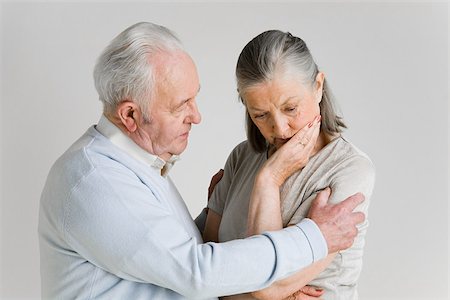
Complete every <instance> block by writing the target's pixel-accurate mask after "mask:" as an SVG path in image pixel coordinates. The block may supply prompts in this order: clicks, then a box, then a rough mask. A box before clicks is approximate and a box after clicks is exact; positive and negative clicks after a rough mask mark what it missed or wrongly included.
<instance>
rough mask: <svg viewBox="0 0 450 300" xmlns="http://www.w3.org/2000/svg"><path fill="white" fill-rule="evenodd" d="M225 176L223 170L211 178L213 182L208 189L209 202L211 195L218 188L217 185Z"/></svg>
mask: <svg viewBox="0 0 450 300" xmlns="http://www.w3.org/2000/svg"><path fill="white" fill-rule="evenodd" d="M222 176H223V169H220V170H219V171H218V172H217V173H216V174H214V176H213V177H212V178H211V182H210V183H209V187H208V200H209V198H211V195H212V193H213V191H214V188H215V187H216V184H218V183H219V181H220V180H221V179H222Z"/></svg>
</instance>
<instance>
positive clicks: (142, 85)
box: [94, 22, 183, 121]
mask: <svg viewBox="0 0 450 300" xmlns="http://www.w3.org/2000/svg"><path fill="white" fill-rule="evenodd" d="M175 50H183V49H182V45H181V42H180V40H179V39H178V38H177V37H176V36H175V34H174V33H173V32H172V31H170V30H169V29H167V28H165V27H163V26H160V25H156V24H152V23H147V22H141V23H137V24H134V25H132V26H130V27H128V28H127V29H125V30H124V31H123V32H121V33H120V34H119V35H118V36H117V37H115V38H114V39H113V40H112V41H111V43H110V44H109V45H108V46H107V47H106V48H105V50H103V52H102V53H101V55H100V57H99V58H98V60H97V63H96V65H95V68H94V81H95V88H96V89H97V92H98V95H99V100H100V101H101V102H102V103H103V112H104V113H105V114H106V115H108V114H112V113H113V112H114V111H115V109H116V108H117V105H119V104H120V103H121V102H122V101H125V100H130V101H133V102H135V103H137V104H138V105H139V107H140V108H141V110H142V113H143V117H144V120H146V121H149V116H148V104H149V101H151V98H152V96H153V85H154V75H153V68H152V62H151V57H152V56H153V55H154V54H156V53H160V52H162V51H175Z"/></svg>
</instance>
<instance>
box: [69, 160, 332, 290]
mask: <svg viewBox="0 0 450 300" xmlns="http://www.w3.org/2000/svg"><path fill="white" fill-rule="evenodd" d="M129 177H130V178H127V177H126V176H123V174H122V173H120V172H115V171H114V170H103V171H102V170H99V169H95V170H94V171H93V172H91V173H90V174H89V175H88V176H86V177H85V178H84V179H83V180H82V181H81V182H80V183H79V184H78V185H77V186H76V187H75V188H74V189H73V191H72V193H71V195H70V197H69V199H68V201H67V208H66V212H65V221H64V230H63V232H64V236H65V239H66V240H67V242H68V243H69V244H70V246H71V247H72V248H73V249H74V250H75V251H77V252H78V253H79V254H80V255H82V256H83V257H85V258H86V259H87V260H88V261H90V262H91V263H93V264H95V265H97V266H99V267H100V268H102V269H104V270H107V271H108V272H111V273H113V274H115V275H116V276H118V277H120V278H123V279H126V280H130V281H136V282H143V283H151V284H155V285H158V286H161V287H165V288H168V289H171V290H174V291H176V292H178V293H180V294H182V295H184V296H186V297H189V298H207V297H214V296H221V295H229V294H237V293H243V292H248V291H253V290H258V289H262V288H264V287H267V286H268V285H270V284H271V283H272V282H274V281H275V280H279V279H281V278H283V277H285V276H288V275H290V274H292V273H293V272H295V271H297V270H299V269H300V268H303V267H305V266H307V265H309V264H311V263H312V262H313V259H314V258H315V259H317V258H318V257H319V258H320V257H325V256H326V254H327V249H326V243H325V241H324V239H323V236H322V235H321V233H320V231H319V229H318V228H317V226H314V225H315V224H312V223H311V222H310V221H308V220H304V221H302V222H301V223H299V224H298V225H297V226H292V227H289V228H286V229H284V230H282V231H277V232H266V233H264V234H262V235H258V236H254V237H251V238H247V239H243V240H235V241H230V242H227V243H220V244H216V243H206V244H199V243H198V241H196V240H195V238H193V237H192V236H191V235H190V234H189V233H188V232H187V231H186V230H185V227H184V225H183V224H182V223H181V222H180V221H179V220H178V219H177V218H176V217H175V216H173V215H172V214H171V213H170V210H168V209H167V207H166V206H165V204H164V201H161V199H159V198H158V197H155V195H154V194H152V192H151V191H150V190H149V189H146V188H144V187H145V186H144V185H143V184H142V183H141V182H139V180H136V178H131V177H132V176H129ZM100 187H102V188H100Z"/></svg>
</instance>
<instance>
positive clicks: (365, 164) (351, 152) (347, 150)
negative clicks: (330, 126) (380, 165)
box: [336, 136, 375, 171]
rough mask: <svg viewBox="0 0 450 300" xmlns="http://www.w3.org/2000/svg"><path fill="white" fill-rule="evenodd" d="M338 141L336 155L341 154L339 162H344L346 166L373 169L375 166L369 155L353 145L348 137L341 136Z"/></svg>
mask: <svg viewBox="0 0 450 300" xmlns="http://www.w3.org/2000/svg"><path fill="white" fill-rule="evenodd" d="M338 142H339V143H338V145H337V147H336V148H337V151H338V153H339V154H338V155H339V156H341V157H340V161H341V162H343V163H345V164H346V165H347V166H354V167H359V168H364V169H367V170H372V171H374V170H375V166H374V164H373V162H372V160H371V159H370V157H369V155H367V153H365V152H364V151H362V150H361V149H360V148H358V147H357V146H355V144H353V143H352V142H351V141H350V140H349V139H347V138H346V137H343V136H341V137H340V138H339V141H338Z"/></svg>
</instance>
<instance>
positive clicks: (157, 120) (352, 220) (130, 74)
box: [39, 23, 364, 299]
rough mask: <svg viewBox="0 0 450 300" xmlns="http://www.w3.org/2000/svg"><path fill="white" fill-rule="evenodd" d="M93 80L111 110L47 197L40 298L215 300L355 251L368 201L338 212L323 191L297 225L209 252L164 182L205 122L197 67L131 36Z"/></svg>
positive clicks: (149, 30) (287, 157) (174, 44)
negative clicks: (361, 208) (362, 207)
mask: <svg viewBox="0 0 450 300" xmlns="http://www.w3.org/2000/svg"><path fill="white" fill-rule="evenodd" d="M94 77H95V85H96V88H97V91H98V93H99V98H100V100H101V101H102V102H103V104H104V113H103V115H102V117H101V118H100V121H99V122H98V124H97V125H96V126H92V127H91V128H89V129H88V130H87V132H86V133H85V134H84V135H83V136H82V137H81V138H80V139H79V140H78V141H76V142H75V143H74V144H73V145H72V146H71V147H70V148H69V149H68V150H67V151H66V152H65V153H64V154H63V155H62V156H61V157H60V158H59V159H58V160H57V161H56V163H55V164H54V165H53V167H52V169H51V170H50V173H49V175H48V179H47V182H46V185H45V188H44V190H43V192H42V197H41V203H40V215H39V239H40V250H41V275H42V296H43V298H58V299H73V298H82V299H91V298H95V299H98V298H100V299H186V298H196V299H205V298H213V299H214V298H215V297H217V296H221V295H229V294H236V293H242V292H247V291H254V290H258V289H262V288H265V287H267V286H269V285H270V284H271V283H273V282H274V281H277V280H279V279H281V278H284V277H286V276H288V275H290V274H292V273H294V272H296V271H298V270H300V269H301V268H303V267H305V266H307V265H309V264H311V263H313V262H314V261H317V260H320V259H321V258H324V257H325V256H326V255H327V253H328V252H335V251H339V250H342V249H344V248H347V247H349V246H350V245H351V243H352V241H353V238H354V237H355V234H356V228H355V226H356V224H357V223H360V222H361V221H362V220H363V219H364V216H363V215H362V214H360V213H352V210H353V208H354V207H355V206H356V205H357V204H359V203H360V202H361V201H362V199H361V197H359V196H355V197H352V198H350V199H348V200H346V201H344V202H342V203H341V204H339V206H336V205H335V206H332V205H327V204H326V203H325V202H326V197H325V201H324V199H323V197H324V196H323V195H322V196H321V197H322V199H319V200H318V201H322V202H321V203H320V205H319V204H318V205H316V207H315V208H314V210H315V211H314V212H311V219H305V220H303V221H302V222H300V223H299V224H297V225H296V226H291V227H289V228H285V229H284V230H281V231H275V232H268V233H265V234H262V235H256V236H253V237H251V238H247V239H243V240H236V241H231V242H227V243H220V244H217V243H206V244H203V241H202V238H201V234H200V232H199V230H198V229H197V227H196V225H195V223H194V222H193V220H192V218H191V217H190V215H189V213H188V210H187V208H186V205H185V204H184V202H183V199H182V198H181V196H180V194H179V193H178V191H177V189H176V187H175V185H174V184H173V182H172V181H171V179H170V177H169V176H168V172H169V170H170V168H171V167H172V165H173V163H174V161H175V160H176V157H177V155H179V154H181V153H182V152H183V151H184V149H185V148H186V146H187V142H188V137H189V131H190V129H191V126H192V124H198V123H199V122H200V119H201V117H200V114H199V111H198V109H197V106H196V102H195V98H196V95H197V93H198V91H199V79H198V75H197V71H196V68H195V65H194V63H193V61H192V59H191V58H190V57H189V55H188V54H187V53H186V52H185V51H183V49H182V47H181V45H180V42H179V41H178V39H177V38H176V37H175V36H174V35H173V34H172V33H171V32H170V31H169V30H168V29H167V28H164V27H162V26H158V25H154V24H151V23H138V24H135V25H133V26H131V27H129V28H127V29H126V30H125V31H123V32H122V33H121V34H119V35H118V36H117V37H116V38H115V39H114V40H113V41H112V42H111V43H110V45H109V46H108V47H107V48H106V49H105V50H104V51H103V53H102V54H101V56H100V58H99V59H98V62H97V64H96V67H95V71H94ZM313 125H314V126H313ZM314 127H317V124H311V128H314ZM311 130H312V129H311ZM311 130H308V131H305V132H300V133H299V134H298V137H297V136H296V137H295V139H300V138H302V139H305V138H306V140H307V139H308V138H310V137H311ZM295 139H294V138H293V139H291V141H290V142H289V143H287V144H286V145H285V147H284V150H283V151H284V152H283V151H280V154H279V155H280V157H278V158H277V160H276V161H272V162H271V163H270V164H267V166H266V167H265V168H263V170H262V171H261V172H264V174H267V175H268V176H261V178H264V180H266V181H267V182H266V183H265V186H267V188H273V187H275V188H278V186H279V185H280V184H281V183H282V181H284V180H285V179H286V178H287V177H288V176H289V175H290V174H291V173H293V172H294V171H295V169H296V168H298V166H296V165H295V163H293V161H295V154H294V153H295V149H296V147H299V146H298V145H301V146H302V147H303V146H304V144H305V142H304V141H303V142H300V140H295ZM283 153H284V155H283ZM271 174H272V175H271ZM273 174H275V175H273ZM272 179H273V180H272ZM259 194H262V197H264V191H262V192H261V193H259ZM319 198H320V197H319ZM318 203H319V202H318Z"/></svg>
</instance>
